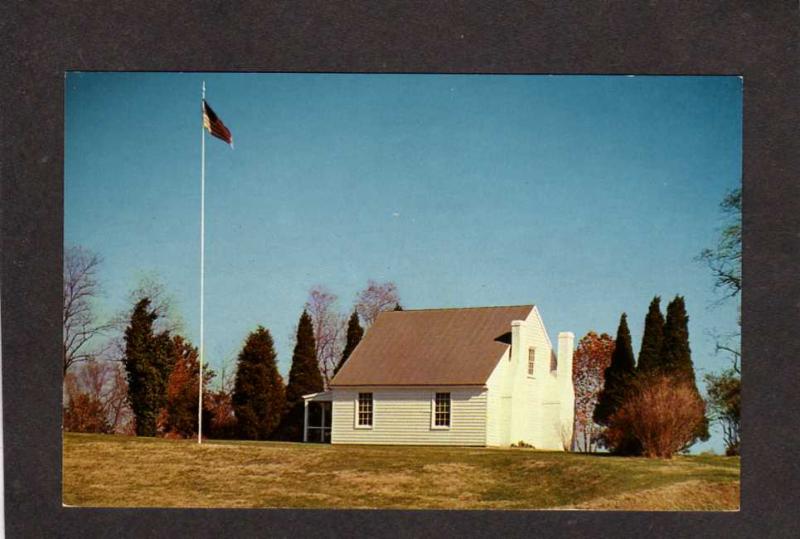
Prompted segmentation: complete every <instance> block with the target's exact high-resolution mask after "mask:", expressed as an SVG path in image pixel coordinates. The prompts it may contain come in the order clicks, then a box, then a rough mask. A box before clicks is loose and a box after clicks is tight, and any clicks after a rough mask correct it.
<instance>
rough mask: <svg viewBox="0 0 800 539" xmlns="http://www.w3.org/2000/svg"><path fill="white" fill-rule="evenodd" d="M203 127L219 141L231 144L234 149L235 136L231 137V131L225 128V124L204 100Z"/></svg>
mask: <svg viewBox="0 0 800 539" xmlns="http://www.w3.org/2000/svg"><path fill="white" fill-rule="evenodd" d="M203 127H205V128H206V129H207V130H208V132H209V133H211V134H212V135H214V136H215V137H217V138H218V139H220V140H224V141H225V142H227V143H228V144H230V145H231V148H233V135H231V130H230V129H228V128H227V127H225V124H224V123H222V120H220V119H219V116H217V114H216V113H215V112H214V111H213V109H212V108H211V107H209V106H208V103H206V100H205V99H204V100H203Z"/></svg>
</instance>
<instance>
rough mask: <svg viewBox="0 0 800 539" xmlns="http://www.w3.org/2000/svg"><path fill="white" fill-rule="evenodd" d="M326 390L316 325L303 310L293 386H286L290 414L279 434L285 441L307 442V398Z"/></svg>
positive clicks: (294, 360) (291, 375) (290, 378)
mask: <svg viewBox="0 0 800 539" xmlns="http://www.w3.org/2000/svg"><path fill="white" fill-rule="evenodd" d="M323 389H324V383H323V381H322V374H321V373H320V371H319V365H318V364H317V350H316V346H315V342H314V325H313V324H312V322H311V317H310V316H309V315H308V313H307V312H306V311H303V314H301V315H300V322H299V323H298V324H297V342H296V343H295V345H294V353H293V354H292V368H291V369H290V370H289V385H288V386H286V408H287V412H286V416H285V417H284V418H283V421H282V422H281V427H280V429H279V433H278V434H279V437H280V438H281V439H283V440H291V441H296V442H299V441H302V440H303V420H304V405H303V395H308V394H309V393H316V392H318V391H322V390H323Z"/></svg>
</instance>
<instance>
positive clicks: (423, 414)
mask: <svg viewBox="0 0 800 539" xmlns="http://www.w3.org/2000/svg"><path fill="white" fill-rule="evenodd" d="M361 392H371V393H372V394H373V425H372V428H366V429H365V428H356V427H355V413H356V400H357V399H358V394H359V393H361ZM436 392H449V393H450V399H451V411H450V428H449V429H438V428H432V427H431V413H432V404H431V403H432V401H433V397H434V394H435V393H436ZM332 400H333V428H332V431H331V443H334V444H405V445H475V446H483V445H486V400H487V391H486V388H484V387H460V388H453V387H409V388H383V387H363V388H334V389H333V399H332Z"/></svg>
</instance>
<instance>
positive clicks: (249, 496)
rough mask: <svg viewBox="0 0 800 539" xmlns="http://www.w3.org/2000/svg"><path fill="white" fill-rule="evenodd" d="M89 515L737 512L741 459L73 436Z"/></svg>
mask: <svg viewBox="0 0 800 539" xmlns="http://www.w3.org/2000/svg"><path fill="white" fill-rule="evenodd" d="M63 479H64V481H63V489H64V503H65V504H67V505H76V506H88V507H309V508H311V507H315V508H319V507H323V508H398V509H400V508H403V509H409V508H412V509H545V508H580V509H612V510H613V509H616V510H621V509H642V510H736V509H738V508H739V459H738V458H732V457H719V456H707V455H702V456H684V457H676V458H674V459H671V460H650V459H644V458H626V457H612V456H606V455H581V454H572V453H559V452H544V451H534V450H527V449H485V448H464V447H403V446H341V445H318V444H293V443H280V442H242V441H208V442H205V443H203V444H202V445H200V446H198V445H197V443H196V442H192V441H176V440H164V439H157V438H135V437H124V436H104V435H87V434H69V433H67V434H65V435H64V478H63Z"/></svg>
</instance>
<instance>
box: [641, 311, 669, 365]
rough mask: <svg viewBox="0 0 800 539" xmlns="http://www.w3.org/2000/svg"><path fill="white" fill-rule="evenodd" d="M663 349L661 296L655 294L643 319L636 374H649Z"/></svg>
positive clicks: (660, 358)
mask: <svg viewBox="0 0 800 539" xmlns="http://www.w3.org/2000/svg"><path fill="white" fill-rule="evenodd" d="M663 351H664V315H662V314H661V298H660V297H658V296H655V297H654V298H653V301H651V302H650V309H649V310H648V311H647V316H646V317H645V319H644V334H643V335H642V347H641V349H640V350H639V362H638V364H637V365H636V372H637V374H650V373H653V372H655V371H656V370H657V369H658V365H659V364H660V362H661V360H662V354H663Z"/></svg>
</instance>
